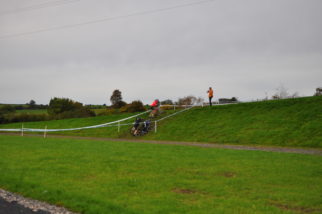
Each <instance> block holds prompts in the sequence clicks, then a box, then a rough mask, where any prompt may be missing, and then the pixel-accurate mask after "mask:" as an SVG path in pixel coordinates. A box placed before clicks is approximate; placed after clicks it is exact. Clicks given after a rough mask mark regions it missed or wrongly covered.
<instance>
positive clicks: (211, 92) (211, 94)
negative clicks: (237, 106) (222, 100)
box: [207, 89, 214, 97]
mask: <svg viewBox="0 0 322 214" xmlns="http://www.w3.org/2000/svg"><path fill="white" fill-rule="evenodd" d="M207 92H208V97H213V96H214V91H213V90H212V89H209V90H208V91H207Z"/></svg>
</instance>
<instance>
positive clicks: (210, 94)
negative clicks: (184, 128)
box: [207, 87, 214, 106]
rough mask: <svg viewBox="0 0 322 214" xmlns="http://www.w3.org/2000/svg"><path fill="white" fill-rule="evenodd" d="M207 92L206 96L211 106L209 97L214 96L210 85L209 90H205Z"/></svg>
mask: <svg viewBox="0 0 322 214" xmlns="http://www.w3.org/2000/svg"><path fill="white" fill-rule="evenodd" d="M207 93H208V98H209V105H210V106H212V103H211V99H212V98H213V96H214V91H213V90H212V88H211V87H209V90H208V91H207Z"/></svg>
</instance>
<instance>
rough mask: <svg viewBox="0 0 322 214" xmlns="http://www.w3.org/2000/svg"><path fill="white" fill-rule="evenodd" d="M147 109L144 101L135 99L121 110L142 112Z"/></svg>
mask: <svg viewBox="0 0 322 214" xmlns="http://www.w3.org/2000/svg"><path fill="white" fill-rule="evenodd" d="M145 110H146V109H145V108H144V105H143V103H142V102H141V101H140V100H135V101H133V102H132V103H130V104H127V105H126V106H123V107H122V108H121V109H120V112H121V113H123V112H130V113H132V112H141V111H145Z"/></svg>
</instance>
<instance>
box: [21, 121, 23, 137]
mask: <svg viewBox="0 0 322 214" xmlns="http://www.w3.org/2000/svg"><path fill="white" fill-rule="evenodd" d="M21 136H22V137H23V124H22V125H21Z"/></svg>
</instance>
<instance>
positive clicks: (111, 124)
mask: <svg viewBox="0 0 322 214" xmlns="http://www.w3.org/2000/svg"><path fill="white" fill-rule="evenodd" d="M230 104H236V103H225V104H213V105H230ZM208 105H209V104H204V103H202V104H199V105H162V106H160V108H163V107H166V108H169V107H171V108H173V110H175V111H176V110H178V109H181V110H179V111H176V112H174V113H172V114H170V115H167V116H164V117H161V118H159V119H157V120H154V121H152V122H154V131H155V132H157V125H158V122H160V121H162V120H165V119H168V118H170V117H173V116H176V115H177V114H180V113H182V112H185V111H188V110H190V109H192V108H193V107H205V106H208ZM182 108H183V109H182ZM149 112H151V110H148V111H145V112H141V113H139V114H136V115H133V116H130V117H126V118H123V119H120V120H116V121H112V122H108V123H103V124H98V125H93V126H84V127H77V128H65V129H47V126H45V128H44V129H38V128H37V129H36V128H26V127H24V126H23V124H22V127H21V128H15V129H10V128H8V129H0V132H1V131H2V132H21V135H22V136H23V135H24V133H25V132H43V133H44V137H46V135H47V133H48V132H63V131H77V130H85V129H94V128H102V127H118V132H120V127H121V126H132V125H134V122H131V123H121V122H124V121H127V120H130V119H132V118H136V117H138V116H140V115H144V114H147V113H149ZM142 123H144V122H142Z"/></svg>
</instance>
